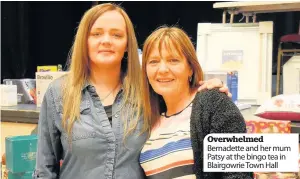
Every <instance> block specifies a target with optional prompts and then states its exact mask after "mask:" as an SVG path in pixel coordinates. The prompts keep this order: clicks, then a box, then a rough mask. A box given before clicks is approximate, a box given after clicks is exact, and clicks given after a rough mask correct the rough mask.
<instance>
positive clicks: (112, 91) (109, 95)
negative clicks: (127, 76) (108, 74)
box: [99, 83, 119, 101]
mask: <svg viewBox="0 0 300 179" xmlns="http://www.w3.org/2000/svg"><path fill="white" fill-rule="evenodd" d="M118 86H119V83H118V84H117V86H116V87H115V88H114V89H112V90H111V91H110V92H109V93H108V95H106V96H105V97H104V98H102V99H101V98H100V97H99V98H100V101H104V100H105V99H106V98H107V97H108V96H110V95H111V93H112V92H113V91H115V89H117V87H118Z"/></svg>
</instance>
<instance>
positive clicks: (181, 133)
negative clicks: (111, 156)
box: [140, 104, 196, 179]
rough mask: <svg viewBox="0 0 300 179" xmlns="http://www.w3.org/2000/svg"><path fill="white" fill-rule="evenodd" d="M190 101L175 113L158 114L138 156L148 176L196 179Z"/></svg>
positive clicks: (150, 178)
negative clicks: (183, 108)
mask: <svg viewBox="0 0 300 179" xmlns="http://www.w3.org/2000/svg"><path fill="white" fill-rule="evenodd" d="M191 110H192V104H190V106H189V107H187V108H186V109H185V110H184V111H182V112H181V113H180V114H178V115H176V116H172V117H169V118H166V117H164V116H161V119H160V124H159V125H158V127H156V128H154V129H153V130H152V132H151V136H150V138H149V139H148V141H147V142H146V144H145V145H144V148H143V149H142V152H141V155H140V163H141V166H142V168H143V169H144V171H145V174H146V176H147V178H148V179H171V178H176V179H196V175H195V174H194V171H193V166H194V157H193V150H192V146H191V137H190V116H191Z"/></svg>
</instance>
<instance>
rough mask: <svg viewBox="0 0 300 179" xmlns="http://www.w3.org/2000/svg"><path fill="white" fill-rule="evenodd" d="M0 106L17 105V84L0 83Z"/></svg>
mask: <svg viewBox="0 0 300 179" xmlns="http://www.w3.org/2000/svg"><path fill="white" fill-rule="evenodd" d="M0 88H1V106H16V105H18V95H17V85H0Z"/></svg>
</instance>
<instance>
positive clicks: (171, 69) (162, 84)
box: [146, 44, 192, 96]
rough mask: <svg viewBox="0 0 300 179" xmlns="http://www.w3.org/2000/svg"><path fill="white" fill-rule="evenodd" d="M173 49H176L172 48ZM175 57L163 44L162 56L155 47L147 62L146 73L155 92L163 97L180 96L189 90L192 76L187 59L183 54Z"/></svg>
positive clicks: (156, 46)
mask: <svg viewBox="0 0 300 179" xmlns="http://www.w3.org/2000/svg"><path fill="white" fill-rule="evenodd" d="M171 49H174V51H175V48H173V47H172V45H171ZM179 54H180V55H179V56H180V57H174V56H173V55H172V53H169V51H168V50H167V49H166V47H165V45H164V44H163V46H162V50H161V56H160V54H159V49H158V45H155V46H154V48H153V49H152V51H151V52H150V54H149V58H148V60H147V62H146V73H147V77H148V80H149V83H150V85H151V86H152V88H153V90H154V91H155V92H156V93H158V94H160V95H162V96H169V95H179V94H181V93H183V92H185V91H186V90H189V89H190V87H189V81H188V78H189V76H191V75H192V69H191V68H190V66H189V64H188V62H187V59H186V58H185V57H184V55H183V54H182V53H179Z"/></svg>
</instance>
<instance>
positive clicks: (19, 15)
mask: <svg viewBox="0 0 300 179" xmlns="http://www.w3.org/2000/svg"><path fill="white" fill-rule="evenodd" d="M98 3H99V4H100V3H105V2H101V1H98V2H57V1H56V2H7V1H5V2H1V64H2V65H1V82H2V81H3V79H7V78H10V79H13V78H14V79H20V78H35V71H36V66H38V65H56V64H62V65H63V66H65V64H66V61H67V59H68V53H69V51H70V48H71V46H72V43H73V39H74V35H75V32H76V28H77V26H78V24H79V22H80V19H81V17H82V15H83V13H84V12H85V11H86V10H87V9H89V8H90V7H91V6H92V5H94V4H98ZM115 3H116V4H121V6H122V7H124V8H125V10H126V12H127V13H128V14H129V16H130V18H131V20H132V22H133V23H134V26H135V31H136V35H137V39H138V43H139V47H140V48H142V45H143V42H144V40H145V39H146V37H147V36H148V35H149V34H150V33H151V32H152V31H153V30H155V29H156V28H157V27H158V26H161V25H164V24H167V25H174V24H177V25H178V26H179V27H182V28H183V29H184V30H185V31H186V32H187V33H188V34H189V35H190V37H191V39H192V41H193V42H194V44H196V40H197V39H196V38H197V23H200V22H201V23H203V22H211V23H220V22H221V20H222V19H221V17H222V11H221V10H218V9H213V3H215V2H213V1H209V2H201V1H199V2H195V1H192V2H191V1H190V2H180V1H176V2H170V1H167V2H163V1H153V2H147V1H144V2H137V1H134V2H130V1H125V2H115ZM241 18H242V16H237V17H235V22H237V21H238V20H240V19H241ZM299 20H300V12H285V13H271V14H259V15H257V21H273V22H274V38H273V74H275V73H276V58H277V48H278V41H279V38H280V37H281V36H282V35H284V34H289V33H297V32H298V27H299V26H298V25H299V24H298V22H299Z"/></svg>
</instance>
